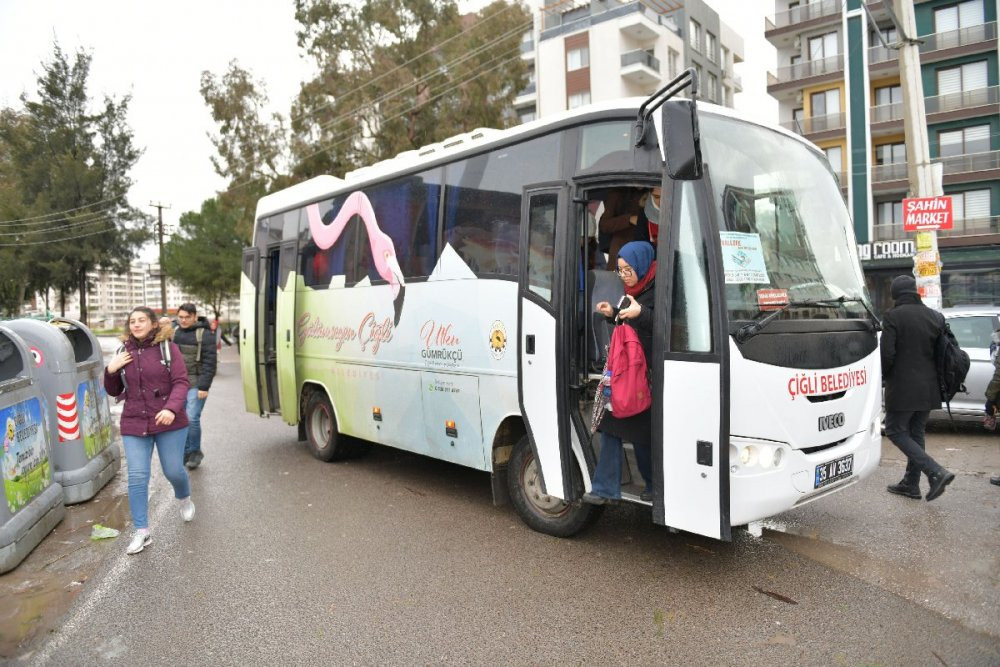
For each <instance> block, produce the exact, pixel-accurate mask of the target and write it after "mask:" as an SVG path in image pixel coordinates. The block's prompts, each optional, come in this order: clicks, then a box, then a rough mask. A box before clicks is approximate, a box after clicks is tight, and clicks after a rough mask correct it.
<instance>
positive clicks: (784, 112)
mask: <svg viewBox="0 0 1000 667" xmlns="http://www.w3.org/2000/svg"><path fill="white" fill-rule="evenodd" d="M865 4H866V5H867V7H868V10H869V11H870V13H871V17H872V19H874V23H875V26H877V27H875V26H873V25H872V20H870V19H869V18H868V17H867V16H865V15H864V13H863V12H862V9H863V8H862V7H861V0H847V2H845V1H844V0H820V1H818V2H809V3H807V2H799V1H796V0H776V2H775V11H776V13H775V15H774V19H773V20H766V22H765V33H764V34H765V37H766V38H767V40H768V41H769V42H770V43H771V44H773V45H774V46H775V48H776V50H777V61H778V68H777V71H776V72H774V73H769V74H768V86H767V91H768V93H769V94H770V95H771V96H773V97H774V98H776V99H777V100H778V103H779V115H780V122H781V124H782V125H783V126H784V127H786V128H788V129H789V130H792V131H793V132H797V133H799V134H801V135H803V136H805V137H806V138H807V139H809V140H810V141H813V142H814V143H816V144H817V145H818V146H819V147H821V148H822V149H823V150H824V151H825V152H826V155H827V158H828V159H829V161H830V165H831V167H832V168H833V170H834V171H835V172H837V173H838V174H839V175H840V182H841V184H842V186H843V191H844V194H845V197H846V198H847V199H848V201H849V202H852V203H853V202H860V203H861V205H852V207H851V210H852V214H853V215H854V223H855V231H856V233H857V237H858V243H859V252H860V254H861V258H862V266H863V267H864V270H865V276H866V279H867V282H868V287H869V290H870V291H871V293H872V297H873V299H874V301H875V304H876V306H877V307H878V308H879V309H880V310H885V309H886V308H887V307H889V306H890V305H891V303H892V302H891V298H890V295H889V282H890V281H891V279H892V277H893V276H895V275H898V274H900V273H906V272H909V271H911V270H912V268H913V265H912V255H913V254H914V252H915V248H914V241H913V234H908V233H906V232H904V231H903V226H902V218H903V212H902V199H903V198H904V197H906V196H908V192H907V191H908V181H907V164H906V163H907V155H906V146H905V144H904V138H903V102H902V88H901V84H900V71H899V61H898V52H897V51H896V50H895V49H893V48H891V47H892V46H894V45H895V44H897V42H898V40H899V37H900V36H899V34H898V33H897V30H896V28H895V26H894V24H893V22H892V19H891V17H890V13H889V10H890V9H891V7H892V5H891V3H890V2H889V0H883V1H881V2H880V1H877V0H875V1H873V0H868V2H866V3H865ZM914 10H915V15H916V24H917V35H916V36H917V37H918V38H919V39H920V40H921V41H922V43H921V44H920V45H919V50H920V63H921V80H922V84H923V88H924V97H925V107H926V113H927V130H928V139H929V142H930V150H931V159H932V161H934V162H938V163H940V164H941V165H942V169H943V179H942V182H943V189H944V193H945V194H946V195H950V196H951V197H952V202H953V206H954V216H955V219H956V220H955V225H954V229H952V230H947V231H941V232H939V239H938V245H939V248H940V251H941V261H942V264H943V266H942V275H941V283H942V296H943V303H944V306H946V307H947V306H954V305H966V304H974V303H990V304H998V303H1000V95H998V90H1000V86H998V82H1000V79H998V70H997V67H998V50H997V3H996V0H958V1H956V0H915V3H914ZM849 21H854V23H853V27H852V28H849V27H848V26H849V25H850V24H849ZM852 30H853V31H852ZM845 34H848V35H852V38H851V39H848V40H845V38H844V36H845ZM855 34H856V35H857V38H855V37H853V35H855ZM883 43H884V44H887V45H888V46H889V47H890V48H886V46H885V45H884V44H883ZM852 61H853V62H854V63H860V66H859V67H858V71H859V72H861V73H863V74H865V76H856V75H854V76H852V75H851V74H850V72H853V71H855V70H853V69H850V66H851V63H852ZM845 67H848V74H847V75H845ZM866 94H867V97H868V99H869V100H870V103H869V104H868V109H864V106H863V105H861V106H860V107H855V106H854V105H856V104H858V103H859V102H860V101H862V100H864V99H865V96H866ZM852 109H854V110H855V117H857V116H862V117H864V120H865V122H864V123H861V124H858V125H857V126H856V128H855V129H856V130H857V129H860V130H861V131H860V132H858V133H854V132H852V128H851V127H848V120H849V118H850V113H849V111H851V110H852ZM852 127H854V125H853V123H852ZM853 137H860V138H861V140H860V141H858V140H852V138H853ZM849 169H850V173H848V170H849Z"/></svg>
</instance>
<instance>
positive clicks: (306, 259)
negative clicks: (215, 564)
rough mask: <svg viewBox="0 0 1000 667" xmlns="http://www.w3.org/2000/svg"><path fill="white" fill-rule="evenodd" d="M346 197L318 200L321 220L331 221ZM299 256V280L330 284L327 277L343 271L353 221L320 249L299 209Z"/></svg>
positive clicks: (321, 285)
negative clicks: (334, 239)
mask: <svg viewBox="0 0 1000 667" xmlns="http://www.w3.org/2000/svg"><path fill="white" fill-rule="evenodd" d="M345 199H346V197H344V196H340V197H337V198H335V199H327V200H324V201H321V202H319V211H320V216H321V217H322V219H323V224H326V225H328V224H330V222H331V221H332V220H333V219H334V217H336V215H337V212H338V211H340V207H341V205H343V203H344V200H345ZM298 228H299V248H300V249H301V250H300V251H299V256H300V257H301V261H302V263H301V265H300V266H299V273H300V274H301V275H302V281H303V283H304V284H305V285H306V286H307V287H312V288H313V289H326V288H328V287H329V286H330V281H331V279H333V277H334V276H342V275H344V268H345V266H344V255H345V250H346V249H347V245H348V240H347V239H348V237H349V236H350V235H351V232H352V230H353V229H354V227H353V223H348V225H347V227H345V228H344V232H343V233H342V234H341V235H340V238H338V239H337V240H336V242H334V244H333V245H332V246H330V247H329V248H324V249H321V248H319V247H318V246H317V245H316V242H315V241H314V240H313V238H312V233H311V232H310V231H309V223H308V221H307V220H306V215H305V212H304V211H302V214H301V217H300V218H299V224H298Z"/></svg>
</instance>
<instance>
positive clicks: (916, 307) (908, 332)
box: [881, 276, 955, 500]
mask: <svg viewBox="0 0 1000 667" xmlns="http://www.w3.org/2000/svg"><path fill="white" fill-rule="evenodd" d="M892 298H893V299H895V300H896V305H895V307H893V308H891V309H890V310H889V312H887V313H886V314H885V318H884V319H883V320H882V326H883V330H882V341H881V353H882V377H883V379H884V380H885V434H886V436H888V438H889V439H890V440H891V441H892V444H894V445H896V446H897V447H899V449H900V450H901V451H902V452H903V453H904V454H906V458H907V462H906V473H905V474H904V475H903V479H902V480H901V481H900V482H899V483H898V484H891V485H889V487H888V491H889V493H895V494H898V495H901V496H906V497H907V498H916V499H918V500H919V499H920V473H921V472H924V473H926V474H927V478H928V481H929V482H930V489H929V490H928V491H927V500H934V499H935V498H937V497H938V496H940V495H941V494H942V493H944V490H945V487H946V486H947V485H948V484H951V482H952V480H954V479H955V475H954V474H953V473H950V472H948V471H947V470H945V469H944V468H943V467H942V466H941V465H940V464H939V463H938V462H937V461H935V460H934V459H932V458H931V457H930V456H928V454H927V452H926V451H925V447H924V428H925V427H926V426H927V418H928V417H929V416H930V411H931V410H935V409H937V408H940V407H941V389H940V386H939V385H938V377H937V362H936V361H935V359H934V348H935V342H936V341H937V339H938V336H940V335H941V333H942V331H943V330H944V315H942V314H941V313H939V312H937V311H936V310H932V309H930V308H928V307H927V306H925V305H924V304H923V302H922V301H921V300H920V295H919V294H917V283H916V281H915V280H914V279H913V277H912V276H896V277H895V278H893V279H892Z"/></svg>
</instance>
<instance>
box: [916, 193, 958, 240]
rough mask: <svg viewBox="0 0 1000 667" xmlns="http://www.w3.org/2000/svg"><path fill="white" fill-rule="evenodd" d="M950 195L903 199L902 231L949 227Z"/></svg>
mask: <svg viewBox="0 0 1000 667" xmlns="http://www.w3.org/2000/svg"><path fill="white" fill-rule="evenodd" d="M953 225H954V216H952V208H951V197H950V196H949V197H911V198H907V199H904V200H903V231H907V232H920V231H928V230H932V229H935V230H936V229H951V228H952V226H953Z"/></svg>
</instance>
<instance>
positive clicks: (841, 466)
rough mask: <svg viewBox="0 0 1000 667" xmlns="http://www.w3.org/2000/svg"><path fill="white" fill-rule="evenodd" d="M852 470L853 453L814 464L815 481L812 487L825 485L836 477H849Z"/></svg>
mask: <svg viewBox="0 0 1000 667" xmlns="http://www.w3.org/2000/svg"><path fill="white" fill-rule="evenodd" d="M853 471H854V454H848V455H847V456H843V457H841V458H839V459H835V460H833V461H827V462H826V463H821V464H819V465H818V466H816V483H815V484H814V485H813V488H815V489H818V488H819V487H821V486H826V485H827V484H830V483H832V482H836V481H837V480H838V479H844V478H845V477H850V476H851V473H852V472H853Z"/></svg>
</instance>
